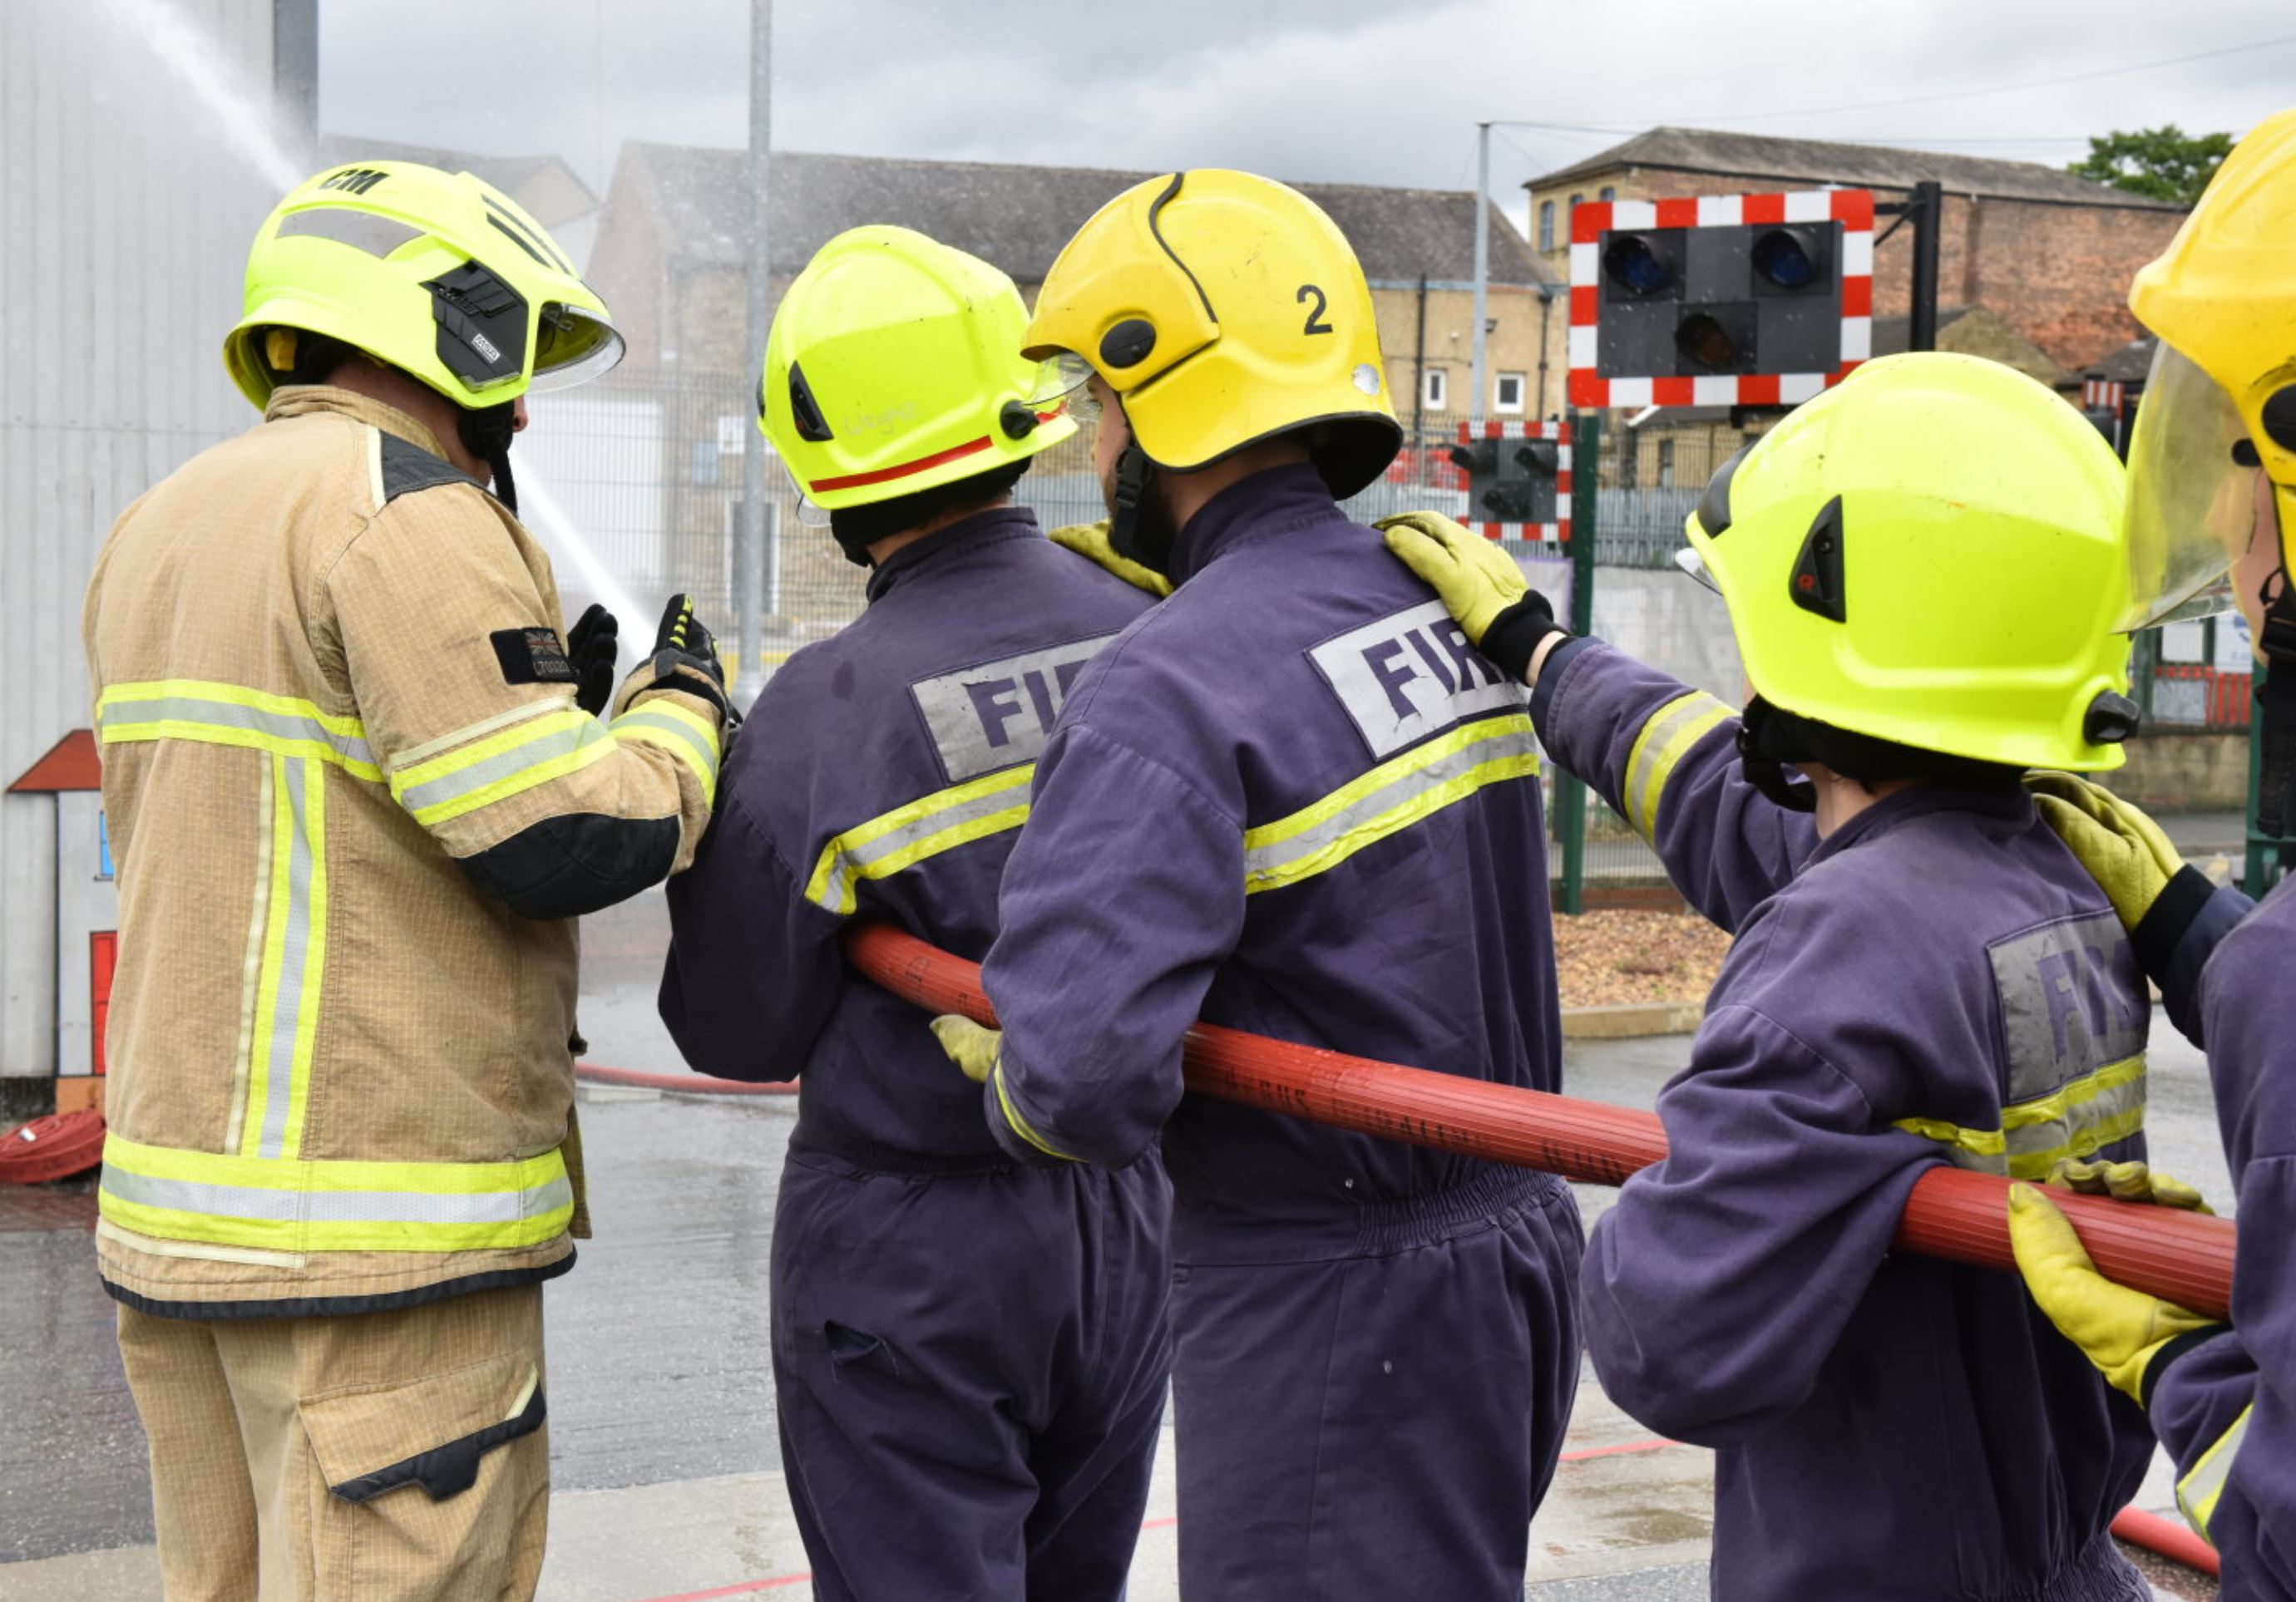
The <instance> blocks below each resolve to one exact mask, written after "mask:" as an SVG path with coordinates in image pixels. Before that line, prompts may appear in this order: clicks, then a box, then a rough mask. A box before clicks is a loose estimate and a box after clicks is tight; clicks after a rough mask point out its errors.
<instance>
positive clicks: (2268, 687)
mask: <svg viewBox="0 0 2296 1602" xmlns="http://www.w3.org/2000/svg"><path fill="white" fill-rule="evenodd" d="M2257 599H2258V600H2259V601H2262V602H2263V603H2264V637H2263V639H2262V640H2261V641H2259V644H2260V645H2261V646H2262V647H2263V650H2264V682H2262V683H2261V684H2260V685H2259V686H2258V687H2257V691H2256V699H2257V704H2258V706H2259V707H2261V708H2262V713H2263V715H2262V717H2261V719H2260V720H2259V721H2260V723H2261V726H2262V730H2263V739H2262V740H2261V741H2260V743H2259V748H2258V752H2257V782H2256V827H2257V830H2258V831H2259V833H2262V834H2267V835H2271V836H2273V837H2275V838H2280V837H2283V836H2284V835H2286V833H2287V832H2288V825H2289V824H2290V823H2292V822H2296V586H2292V585H2291V584H2289V582H2288V572H2287V569H2286V568H2275V569H2274V570H2273V574H2272V576H2271V577H2269V578H2267V579H2266V580H2265V581H2264V587H2263V588H2262V589H2261V590H2259V592H2258V593H2257Z"/></svg>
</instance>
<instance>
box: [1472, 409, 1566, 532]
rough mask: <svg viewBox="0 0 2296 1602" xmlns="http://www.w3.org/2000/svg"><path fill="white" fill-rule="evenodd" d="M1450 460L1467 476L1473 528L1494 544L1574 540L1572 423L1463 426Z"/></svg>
mask: <svg viewBox="0 0 2296 1602" xmlns="http://www.w3.org/2000/svg"><path fill="white" fill-rule="evenodd" d="M1450 455H1451V462H1452V464H1453V465H1454V466H1456V468H1457V469H1458V470H1460V472H1461V473H1463V474H1464V475H1465V477H1466V480H1467V507H1466V512H1465V515H1464V518H1463V519H1462V520H1463V521H1464V522H1466V523H1467V524H1468V525H1469V526H1471V527H1480V529H1481V530H1482V531H1483V533H1484V534H1485V535H1488V536H1489V537H1490V538H1492V539H1499V538H1501V537H1507V536H1511V537H1513V538H1516V539H1548V540H1552V539H1568V538H1569V537H1570V424H1568V423H1562V422H1533V423H1500V422H1488V423H1465V422H1463V423H1461V424H1460V425H1459V443H1458V444H1456V445H1453V446H1452V447H1451V452H1450Z"/></svg>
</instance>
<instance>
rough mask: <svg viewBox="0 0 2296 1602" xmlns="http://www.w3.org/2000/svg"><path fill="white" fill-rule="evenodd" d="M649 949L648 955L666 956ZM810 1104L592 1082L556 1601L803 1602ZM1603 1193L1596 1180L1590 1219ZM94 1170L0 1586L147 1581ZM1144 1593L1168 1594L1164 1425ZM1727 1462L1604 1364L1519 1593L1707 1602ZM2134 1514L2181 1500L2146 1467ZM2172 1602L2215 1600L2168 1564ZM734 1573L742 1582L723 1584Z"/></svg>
mask: <svg viewBox="0 0 2296 1602" xmlns="http://www.w3.org/2000/svg"><path fill="white" fill-rule="evenodd" d="M657 917H658V910H650V909H648V908H646V907H645V906H644V905H641V906H640V907H638V908H636V909H634V910H633V911H632V912H631V914H630V915H628V916H627V918H626V919H625V920H622V922H621V923H620V924H619V925H617V926H613V927H610V928H603V929H599V930H596V931H594V933H593V935H592V936H591V937H590V940H589V950H588V955H589V957H590V960H591V961H592V964H593V968H592V976H593V993H592V994H591V995H590V997H589V998H588V999H587V1000H586V1003H585V1012H584V1027H585V1029H586V1032H587V1033H588V1034H589V1035H590V1038H591V1040H592V1042H593V1048H594V1049H593V1052H592V1055H593V1056H594V1058H597V1059H598V1060H601V1061H609V1062H615V1063H619V1064H620V1065H622V1066H627V1067H649V1068H657V1069H668V1070H673V1071H674V1070H675V1069H676V1067H677V1065H676V1060H675V1058H674V1056H672V1055H668V1054H667V1048H666V1042H662V1041H661V1040H660V1032H659V1026H658V1025H657V1024H655V1023H654V1022H653V1020H652V990H651V972H652V969H651V963H652V961H654V960H658V958H655V957H648V958H646V959H645V960H641V954H642V953H644V952H646V951H647V949H648V942H649V941H658V938H659V936H658V934H656V933H655V925H654V920H656V918H657ZM650 949H651V952H659V951H660V944H652V945H651V948H650ZM1688 1043H1689V1042H1687V1040H1685V1039H1681V1038H1674V1039H1663V1040H1654V1041H1623V1042H1588V1043H1587V1044H1585V1045H1581V1046H1574V1047H1573V1048H1572V1050H1570V1056H1569V1061H1568V1067H1567V1075H1568V1079H1569V1083H1570V1089H1571V1090H1572V1091H1573V1092H1574V1093H1577V1094H1579V1095H1584V1096H1590V1097H1595V1098H1598V1099H1603V1100H1607V1101H1612V1102H1617V1103H1620V1104H1626V1105H1635V1106H1648V1105H1650V1103H1651V1100H1652V1098H1653V1097H1654V1095H1655V1093H1656V1091H1657V1090H1658V1087H1659V1086H1660V1085H1661V1083H1663V1082H1664V1081H1665V1079H1666V1078H1667V1077H1668V1076H1669V1075H1671V1074H1673V1073H1674V1072H1675V1071H1676V1070H1677V1068H1679V1067H1680V1066H1681V1065H1682V1063H1683V1062H1684V1061H1685V1058H1686V1055H1687V1051H1688ZM793 1115H794V1106H793V1104H792V1103H791V1102H789V1101H784V1100H782V1099H777V1098H750V1099H689V1098H684V1097H665V1096H660V1095H657V1094H654V1093H652V1092H644V1091H638V1092H630V1091H598V1090H595V1089H587V1090H586V1091H584V1095H583V1108H582V1120H583V1126H584V1136H585V1140H584V1144H585V1148H586V1156H587V1158H588V1164H589V1169H590V1174H591V1184H592V1188H593V1189H592V1197H593V1211H594V1214H595V1217H596V1221H597V1226H598V1230H599V1237H598V1238H597V1239H595V1240H594V1241H592V1242H589V1243H586V1244H585V1246H583V1247H582V1262H581V1263H580V1265H579V1266H578V1268H577V1269H576V1270H575V1271H574V1272H572V1273H571V1274H570V1275H568V1276H567V1277H566V1278H564V1279H560V1280H557V1281H555V1282H553V1284H552V1285H551V1287H550V1288H549V1291H548V1293H547V1295H548V1309H549V1320H550V1341H551V1377H550V1385H551V1398H550V1400H551V1423H550V1429H551V1435H552V1458H553V1474H554V1476H555V1483H556V1485H557V1487H558V1490H559V1492H560V1495H559V1497H558V1499H557V1500H556V1502H555V1512H554V1516H553V1529H552V1540H551V1560H550V1565H549V1567H548V1569H547V1571H546V1573H545V1584H544V1591H543V1594H544V1596H545V1598H552V1599H553V1602H652V1599H661V1598H694V1597H696V1596H698V1595H708V1596H713V1597H715V1596H734V1595H751V1594H755V1595H772V1596H803V1595H805V1594H807V1593H808V1589H809V1588H808V1587H807V1586H806V1585H805V1584H804V1582H803V1578H802V1576H803V1573H804V1568H805V1559H804V1554H803V1551H802V1550H801V1549H800V1548H799V1544H798V1541H797V1538H796V1533H795V1530H794V1528H793V1526H792V1524H791V1519H790V1516H789V1513H788V1508H787V1502H786V1498H785V1496H784V1494H783V1489H782V1483H781V1475H780V1467H779V1456H778V1451H777V1448H776V1446H775V1436H774V1429H773V1422H772V1419H773V1385H772V1379H771V1376H770V1373H769V1368H768V1358H767V1345H766V1332H765V1316H766V1294H767V1256H768V1253H767V1245H768V1240H769V1236H770V1230H771V1221H772V1217H773V1206H774V1191H775V1181H776V1179H777V1177H778V1174H779V1171H780V1165H781V1155H782V1151H783V1146H784V1144H785V1142H786V1140H787V1139H788V1134H789V1130H790V1126H791V1119H792V1117H793ZM2150 1121H2151V1124H2152V1128H2153V1144H2154V1149H2155V1152H2156V1155H2157V1158H2158V1160H2159V1161H2160V1163H2161V1165H2163V1166H2164V1167H2168V1168H2170V1169H2173V1170H2174V1171H2176V1172H2177V1173H2182V1174H2185V1175H2187V1176H2189V1177H2192V1178H2193V1179H2194V1180H2195V1181H2197V1182H2199V1183H2200V1184H2201V1185H2202V1188H2203V1189H2204V1190H2206V1191H2208V1192H2209V1193H2210V1195H2211V1196H2212V1197H2223V1196H2225V1195H2226V1194H2227V1190H2228V1185H2227V1181H2226V1175H2225V1171H2224V1163H2223V1158H2222V1156H2221V1153H2220V1150H2219V1148H2218V1141H2217V1136H2216V1131H2215V1125H2214V1121H2213V1115H2212V1112H2211V1110H2210V1103H2209V1097H2208V1090H2207V1082H2206V1076H2205V1071H2204V1069H2203V1067H2202V1064H2201V1062H2200V1060H2199V1058H2198V1055H2197V1054H2196V1053H2194V1052H2193V1051H2191V1050H2190V1049H2189V1048H2187V1047H2185V1045H2184V1044H2183V1042H2181V1041H2177V1040H2175V1039H2173V1038H2172V1037H2170V1036H2169V1032H2168V1030H2167V1027H2166V1026H2165V1024H2163V1025H2162V1026H2161V1029H2160V1032H2159V1034H2156V1045H2155V1050H2154V1053H2153V1075H2152V1106H2151V1118H2150ZM1610 1194H1611V1193H1609V1192H1607V1191H1603V1190H1600V1189H1582V1190H1581V1192H1580V1201H1581V1204H1582V1206H1585V1208H1586V1209H1587V1218H1588V1222H1590V1223H1591V1222H1592V1221H1593V1219H1594V1218H1595V1215H1596V1214H1598V1213H1599V1212H1600V1210H1601V1209H1602V1208H1603V1206H1606V1205H1607V1202H1608V1198H1609V1196H1610ZM93 1218H94V1197H93V1195H92V1194H90V1193H89V1189H88V1188H87V1186H86V1184H85V1183H82V1184H78V1185H76V1186H71V1187H47V1188H42V1189H37V1190H32V1191H0V1287H4V1293H0V1425H4V1427H0V1565H10V1566H0V1597H5V1598H11V1599H12V1602H46V1599H47V1598H58V1599H61V1598H91V1597H104V1598H136V1597H151V1596H156V1595H157V1594H158V1587H157V1583H156V1569H155V1567H154V1565H153V1562H152V1554H151V1550H150V1549H149V1548H148V1546H146V1545H145V1544H144V1543H146V1542H148V1541H150V1540H151V1513H150V1500H149V1495H148V1492H147V1490H146V1487H145V1483H144V1465H143V1440H142V1434H141V1430H140V1428H139V1426H138V1425H137V1423H136V1420H135V1410H134V1408H133V1406H132V1404H131V1403H130V1402H129V1399H128V1396H127V1390H126V1386H125V1383H124V1381H123V1380H122V1378H121V1376H120V1371H119V1357H118V1354H117V1352H116V1349H115V1347H114V1345H113V1342H112V1338H111V1304H110V1303H109V1302H108V1301H107V1300H106V1299H105V1297H104V1296H103V1295H102V1291H101V1289H100V1288H99V1287H98V1286H97V1284H96V1281H95V1277H94V1268H93V1262H94V1251H93V1243H92V1238H91V1237H90V1234H89V1229H90V1226H91V1223H92V1221H93ZM1166 1445H1167V1451H1166V1452H1165V1454H1164V1464H1163V1472H1162V1474H1161V1475H1160V1479H1159V1483H1158V1488H1157V1492H1156V1495H1155V1497H1154V1499H1153V1500H1152V1506H1151V1508H1150V1509H1149V1515H1150V1517H1149V1524H1148V1527H1147V1528H1146V1529H1145V1530H1144V1533H1143V1535H1142V1541H1141V1546H1140V1551H1139V1558H1138V1564H1137V1567H1136V1580H1135V1584H1134V1587H1133V1595H1134V1596H1135V1597H1136V1598H1142V1599H1143V1602H1152V1599H1157V1598H1169V1597H1172V1596H1174V1595H1176V1594H1177V1590H1176V1585H1175V1582H1174V1578H1173V1576H1174V1566H1173V1565H1174V1552H1175V1544H1174V1543H1175V1532H1174V1529H1173V1518H1172V1514H1173V1503H1172V1495H1171V1490H1170V1483H1169V1460H1170V1454H1169V1431H1168V1438H1167V1443H1166ZM1710 1492H1711V1474H1710V1459H1709V1458H1708V1456H1707V1454H1706V1453H1704V1452H1702V1451H1697V1450H1695V1449H1693V1448H1688V1447H1680V1446H1663V1445H1657V1444H1654V1443H1652V1441H1651V1438H1650V1433H1649V1432H1648V1431H1647V1430H1644V1428H1643V1427H1642V1426H1639V1425H1637V1424H1636V1423H1635V1422H1634V1421H1633V1420H1632V1419H1629V1418H1626V1417H1624V1416H1623V1415H1621V1414H1620V1413H1619V1412H1618V1411H1617V1410H1615V1409H1613V1408H1611V1406H1610V1405H1609V1403H1608V1402H1606V1401H1605V1400H1604V1399H1603V1396H1602V1394H1601V1392H1600V1390H1599V1388H1598V1387H1597V1386H1596V1385H1595V1382H1594V1378H1593V1376H1592V1373H1591V1370H1590V1371H1589V1373H1588V1375H1587V1381H1586V1384H1585V1385H1584V1386H1583V1388H1582V1390H1581V1393H1580V1403H1579V1413H1578V1416H1577V1418H1575V1419H1574V1422H1573V1426H1572V1432H1571V1437H1570V1442H1569V1443H1568V1449H1567V1456H1566V1461H1565V1462H1564V1464H1563V1465H1562V1469H1561V1470H1560V1472H1559V1474H1558V1476H1557V1480H1556V1483H1555V1488H1554V1492H1553V1493H1552V1495H1551V1496H1550V1498H1549V1500H1548V1501H1547V1504H1546V1507H1545V1508H1543V1509H1542V1511H1541V1513H1540V1516H1539V1517H1538V1521H1537V1523H1536V1524H1534V1526H1533V1529H1532V1551H1533V1565H1532V1572H1531V1580H1530V1584H1529V1590H1527V1592H1526V1596H1527V1597H1529V1598H1537V1599H1538V1602H1564V1599H1569V1602H1615V1599H1623V1598H1637V1599H1642V1602H1657V1599H1664V1598H1702V1597H1704V1596H1705V1595H1706V1576H1705V1571H1704V1563H1703V1558H1704V1554H1705V1550H1706V1541H1707V1538H1708V1534H1709V1531H1710V1522H1709V1499H1710ZM2144 1505H2145V1506H2148V1507H2151V1508H2155V1509H2159V1510H2162V1511H2172V1510H2173V1494H2172V1492H2171V1491H2170V1489H2169V1480H2168V1478H2167V1477H2166V1476H2165V1475H2163V1474H2161V1473H2160V1472H2157V1471H2156V1474H2155V1475H2154V1479H2153V1483H2152V1484H2151V1485H2149V1486H2148V1488H2147V1493H2146V1496H2145V1498H2144ZM2155 1583H2156V1585H2158V1586H2159V1587H2160V1588H2161V1595H2162V1596H2165V1597H2181V1598H2194V1602H2201V1599H2202V1598H2212V1597H2213V1596H2214V1589H2213V1587H2212V1586H2210V1585H2209V1584H2208V1583H2207V1582H2201V1581H2198V1580H2196V1579H2194V1577H2192V1576H2190V1575H2188V1574H2186V1573H2185V1572H2184V1571H2181V1570H2177V1569H2173V1568H2169V1567H2165V1566H2164V1567H2161V1569H2160V1570H2159V1571H2158V1573H2157V1575H2156V1578H2155ZM725 1588H733V1589H725Z"/></svg>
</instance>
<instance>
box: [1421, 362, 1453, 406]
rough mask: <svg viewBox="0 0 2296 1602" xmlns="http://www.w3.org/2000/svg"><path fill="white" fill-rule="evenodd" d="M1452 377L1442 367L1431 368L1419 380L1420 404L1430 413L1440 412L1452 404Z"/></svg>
mask: <svg viewBox="0 0 2296 1602" xmlns="http://www.w3.org/2000/svg"><path fill="white" fill-rule="evenodd" d="M1449 380H1450V375H1449V374H1448V373H1447V372H1445V371H1444V370H1443V369H1442V368H1440V367H1430V368H1429V369H1428V370H1427V371H1426V372H1425V373H1424V374H1423V375H1422V376H1421V378H1420V380H1419V397H1420V404H1421V405H1423V406H1425V407H1426V408H1427V409H1428V410H1429V411H1430V412H1440V411H1442V410H1443V409H1444V408H1445V407H1446V406H1448V405H1450V404H1451V402H1450V398H1449V396H1450V388H1451V386H1450V381H1449Z"/></svg>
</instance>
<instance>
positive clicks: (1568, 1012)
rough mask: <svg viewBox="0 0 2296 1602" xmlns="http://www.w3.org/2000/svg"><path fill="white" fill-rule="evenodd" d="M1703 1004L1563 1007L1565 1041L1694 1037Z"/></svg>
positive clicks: (1673, 1003)
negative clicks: (1661, 1036) (1683, 1035)
mask: <svg viewBox="0 0 2296 1602" xmlns="http://www.w3.org/2000/svg"><path fill="white" fill-rule="evenodd" d="M1705 1016H1706V1003H1705V1002H1704V1001H1642V1002H1636V1003H1632V1004H1630V1005H1628V1006H1624V1007H1565V1008H1564V1009H1562V1038H1563V1039H1565V1040H1637V1039H1640V1038H1642V1037H1644V1036H1645V1035H1652V1034H1697V1033H1698V1021H1699V1019H1701V1018H1704V1017H1705Z"/></svg>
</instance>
